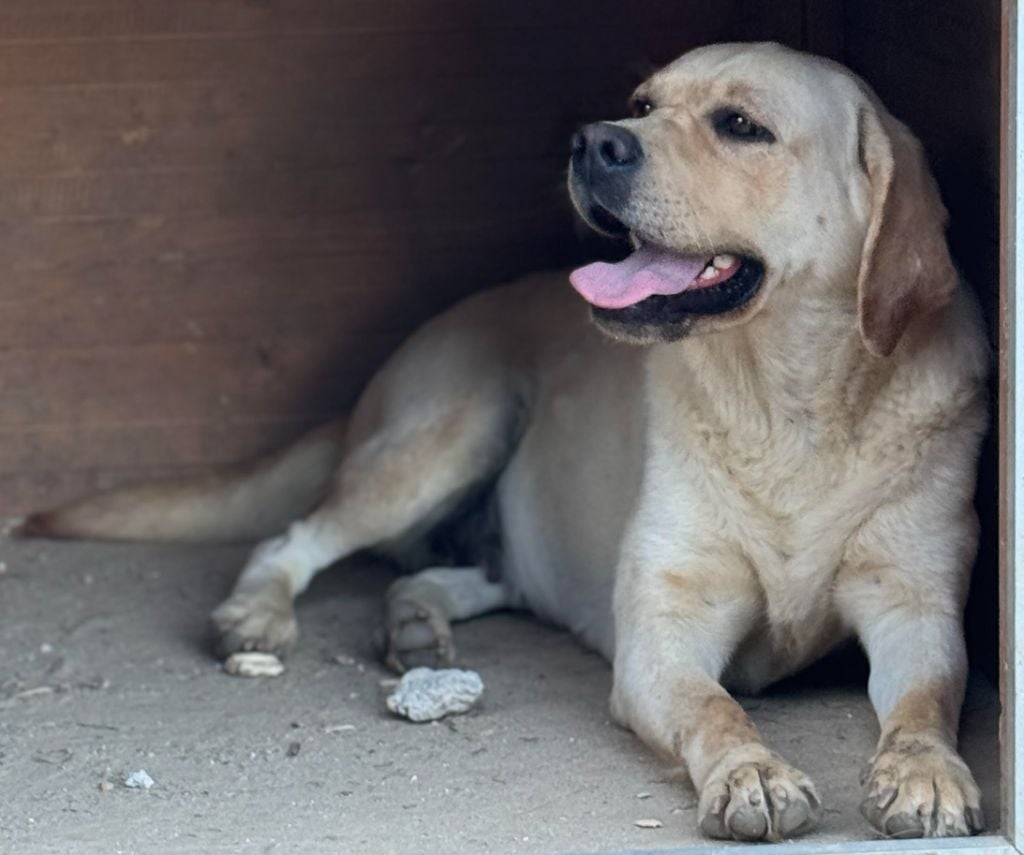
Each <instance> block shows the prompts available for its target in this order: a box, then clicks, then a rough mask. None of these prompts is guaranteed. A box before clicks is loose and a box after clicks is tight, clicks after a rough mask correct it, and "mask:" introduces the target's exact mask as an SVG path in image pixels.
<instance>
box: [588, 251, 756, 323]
mask: <svg viewBox="0 0 1024 855" xmlns="http://www.w3.org/2000/svg"><path fill="white" fill-rule="evenodd" d="M721 258H722V256H716V259H721ZM733 261H734V266H733V265H730V268H731V269H726V270H718V276H717V277H716V278H715V279H714V280H713V281H710V284H706V285H702V287H698V288H691V289H689V290H686V291H683V292H682V293H681V294H652V295H651V296H650V297H647V298H646V299H644V300H641V301H640V302H639V303H636V304H634V305H632V306H626V307H625V308H622V309H602V308H599V307H596V306H595V307H594V308H593V313H594V317H595V318H597V319H599V320H607V321H612V322H614V323H615V325H616V326H619V325H633V324H636V325H642V326H647V327H649V326H662V325H667V324H679V323H682V322H683V321H686V320H688V319H690V318H692V317H697V316H701V315H722V314H725V313H727V312H731V311H734V310H735V309H738V308H740V307H741V306H743V305H744V304H746V303H747V302H749V301H750V300H751V299H752V298H753V296H754V295H755V294H756V293H757V291H758V289H759V288H760V286H761V282H762V280H763V279H764V265H763V264H762V263H761V262H760V261H758V260H757V259H755V258H750V257H748V256H733ZM709 266H710V267H712V268H713V269H715V267H716V266H715V264H714V262H713V261H712V262H709ZM705 270H707V268H705ZM726 273H727V274H728V275H723V274H726ZM701 275H702V276H703V275H704V274H703V273H702V274H701ZM712 275H714V274H712ZM709 280H710V276H709ZM709 280H706V281H709Z"/></svg>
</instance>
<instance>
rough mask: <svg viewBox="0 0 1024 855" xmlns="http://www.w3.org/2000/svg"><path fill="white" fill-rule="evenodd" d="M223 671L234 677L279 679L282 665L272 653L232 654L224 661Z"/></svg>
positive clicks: (282, 670)
mask: <svg viewBox="0 0 1024 855" xmlns="http://www.w3.org/2000/svg"><path fill="white" fill-rule="evenodd" d="M224 670H225V672H227V673H228V674H232V675H234V676H235V677H280V676H281V675H282V674H283V673H284V663H283V662H281V660H280V659H278V658H277V657H276V656H275V655H274V654H273V653H257V652H255V651H253V652H248V653H232V654H231V655H230V656H229V657H228V658H227V659H225V660H224Z"/></svg>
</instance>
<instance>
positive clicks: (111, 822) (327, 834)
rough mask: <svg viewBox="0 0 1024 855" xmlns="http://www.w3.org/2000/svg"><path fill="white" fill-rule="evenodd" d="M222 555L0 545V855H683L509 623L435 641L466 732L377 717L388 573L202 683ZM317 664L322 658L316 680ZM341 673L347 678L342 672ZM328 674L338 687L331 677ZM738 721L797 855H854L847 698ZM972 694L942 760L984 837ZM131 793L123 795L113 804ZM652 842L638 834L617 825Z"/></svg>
mask: <svg viewBox="0 0 1024 855" xmlns="http://www.w3.org/2000/svg"><path fill="white" fill-rule="evenodd" d="M244 554H245V552H244V550H242V549H239V548H226V547H217V548H210V547H204V548H195V547H151V546H110V545H82V544H53V543H44V544H40V543H28V544H26V543H12V542H9V541H8V542H3V543H2V544H0V562H2V563H0V852H4V853H8V852H9V853H18V855H23V853H49V852H53V853H62V855H74V853H99V852H103V853H161V855H162V854H163V853H214V852H231V853H236V852H237V853H249V852H253V853H273V852H279V853H289V855H290V853H305V852H310V853H314V852H315V853H325V852H338V853H360V855H362V853H367V855H376V854H377V853H380V855H389V854H390V853H402V855H405V854H406V853H408V855H413V853H415V855H430V853H442V852H443V853H465V855H470V853H486V852H495V853H568V852H596V851H600V850H609V851H614V850H645V849H664V848H674V847H681V846H686V845H691V844H700V843H701V841H700V840H699V839H698V838H696V837H695V835H694V825H695V813H696V810H695V798H694V795H693V792H692V790H691V789H690V788H689V787H688V785H686V784H684V783H679V782H677V781H673V780H671V779H670V777H669V775H668V774H667V772H666V770H665V769H663V768H662V767H660V766H659V764H658V762H657V761H656V760H655V758H653V757H652V756H651V755H650V754H649V753H648V752H647V751H646V750H645V749H644V748H643V747H642V746H641V745H640V743H639V742H638V741H637V740H636V739H635V738H634V737H633V736H631V735H630V734H629V733H627V732H625V731H623V730H620V729H619V728H617V727H615V726H614V725H613V724H611V722H610V721H609V719H608V713H607V707H606V698H607V695H608V690H609V684H610V673H609V669H608V667H607V665H606V664H605V662H604V661H603V660H601V659H600V658H598V657H597V656H595V655H593V654H591V653H588V652H586V651H584V650H582V649H581V648H580V647H579V646H578V645H577V644H576V643H575V642H574V641H573V640H572V639H571V638H569V637H568V636H566V635H565V634H563V633H561V632H557V631H554V630H552V629H549V628H547V627H544V626H540V625H538V624H537V623H536V622H534V621H531V620H530V619H528V618H526V617H523V616H518V615H509V614H505V615H498V616H494V617H490V618H485V619H481V620H477V621H473V622H471V623H469V624H466V625H463V626H461V627H459V629H458V630H457V633H456V639H457V642H458V644H459V649H460V654H461V659H462V664H464V665H465V666H466V667H471V668H474V669H476V670H478V671H479V672H480V673H481V675H482V676H483V679H484V681H485V683H486V685H487V691H486V695H485V701H484V703H483V705H482V707H480V708H479V709H478V710H476V711H474V712H473V713H471V714H469V715H466V716H463V717H460V718H457V719H454V720H450V721H448V722H446V723H442V724H432V725H413V724H410V723H407V722H404V721H399V720H396V719H394V718H392V717H391V716H389V714H388V713H387V712H386V711H385V709H384V705H383V694H382V690H381V688H380V686H379V682H380V680H381V679H383V678H386V677H387V676H389V675H387V674H386V673H385V672H384V670H383V669H382V668H381V667H380V665H379V664H378V660H377V658H376V656H375V654H374V652H373V649H372V644H371V642H370V639H371V637H372V636H373V633H374V630H375V629H376V627H377V625H378V622H379V608H380V598H381V594H382V591H383V589H384V587H385V586H386V584H387V581H388V579H389V576H388V573H387V571H385V570H382V569H381V568H380V567H377V566H374V565H372V564H369V563H367V562H362V563H361V564H358V565H356V566H352V567H346V568H341V569H339V570H336V571H334V572H332V573H330V574H326V575H325V576H324V577H321V579H320V580H318V582H317V584H315V585H314V587H313V589H312V590H311V591H310V592H309V593H308V594H307V595H306V596H305V597H304V598H303V599H302V600H301V603H300V607H299V619H300V622H301V627H302V633H303V635H302V639H301V642H300V647H299V649H298V650H297V651H296V652H295V654H294V655H293V656H292V658H290V659H289V660H288V663H287V670H286V672H285V674H284V675H283V676H281V677H279V678H276V679H265V680H247V679H242V678H235V677H230V676H227V675H226V674H224V673H223V672H222V671H221V669H220V667H219V665H218V664H217V662H215V661H214V660H213V659H212V658H211V656H210V654H209V652H208V647H207V643H208V638H207V635H206V615H207V613H208V612H209V610H210V609H211V608H212V607H213V606H214V605H216V603H217V602H218V601H219V600H220V599H221V597H222V596H223V595H224V594H225V593H226V591H227V589H228V587H229V585H230V583H231V581H232V578H233V576H234V574H235V572H236V570H237V568H238V566H239V564H240V562H241V560H242V558H243V557H244ZM336 657H340V659H339V658H336ZM346 657H353V658H354V662H353V661H351V660H349V659H347V658H346ZM346 663H347V664H346ZM828 671H829V669H827V668H826V669H823V670H821V671H819V674H818V676H817V678H816V680H815V681H812V682H811V684H809V685H808V684H806V683H805V684H804V685H801V686H788V687H783V688H782V689H781V690H777V691H775V692H773V693H772V694H770V695H769V696H766V697H762V698H757V699H751V700H748V701H745V702H744V704H745V706H746V707H747V709H748V710H750V711H751V713H752V715H753V717H754V718H755V720H756V721H757V723H758V725H759V726H760V727H761V728H762V730H763V732H764V734H765V735H766V737H767V738H768V740H769V742H770V744H772V745H773V746H774V747H775V748H776V749H778V750H779V751H781V752H782V753H783V754H785V755H786V756H787V757H788V758H789V759H790V760H791V761H792V762H793V763H795V764H796V765H798V766H800V767H802V768H803V769H804V770H805V771H806V772H808V773H809V774H810V775H811V777H812V778H813V779H814V780H815V781H816V782H817V785H818V788H819V790H820V792H821V794H822V796H823V797H824V800H825V803H826V807H827V812H826V814H825V817H824V822H823V824H822V827H821V830H820V833H819V834H817V835H816V836H815V838H813V839H815V840H818V841H826V840H829V841H835V840H840V839H849V838H857V837H860V838H863V837H867V836H870V832H869V829H868V827H867V825H866V824H865V823H864V821H863V820H861V818H860V816H859V814H858V813H857V805H858V800H859V788H858V785H857V777H858V774H859V771H860V769H861V767H862V765H863V763H864V760H865V759H866V758H867V757H868V756H869V754H870V753H871V750H872V744H873V742H874V740H875V738H876V735H877V731H876V725H875V723H874V720H873V717H872V714H871V710H870V707H869V706H868V702H867V699H866V696H865V692H864V689H863V684H862V682H861V680H862V678H863V675H860V677H859V678H858V679H857V680H853V681H851V680H849V679H847V680H846V681H845V682H844V680H843V679H840V678H836V677H835V675H834V674H831V675H830V674H829V673H828ZM996 703H997V702H996V699H995V693H994V691H993V689H992V688H991V687H990V686H987V685H985V684H983V683H981V682H980V681H976V682H975V684H974V685H973V687H972V691H971V696H970V698H969V700H968V705H967V706H968V709H967V714H966V717H965V722H966V725H965V734H964V739H963V747H964V751H965V753H966V755H967V757H968V760H969V762H971V764H972V766H973V768H974V770H975V774H976V775H977V776H978V777H979V780H980V782H981V784H982V786H983V788H984V789H985V792H986V803H985V810H986V815H987V816H988V817H990V818H993V819H994V818H996V817H997V816H998V801H997V799H998V797H997V765H998V764H997V754H996V748H995V728H996V722H997V718H998V710H997V708H996ZM140 769H144V770H145V771H146V772H147V773H148V774H149V775H150V776H151V777H152V778H153V780H154V781H155V784H154V786H153V787H152V788H151V789H150V790H148V791H146V790H133V789H129V788H128V787H126V786H125V784H124V781H125V778H126V776H127V775H128V774H129V773H132V772H134V771H137V770H140ZM647 818H651V819H658V820H660V821H661V822H662V823H663V824H664V825H663V827H661V828H640V827H637V826H636V825H635V824H634V823H635V821H636V820H640V819H647Z"/></svg>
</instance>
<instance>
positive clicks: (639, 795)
mask: <svg viewBox="0 0 1024 855" xmlns="http://www.w3.org/2000/svg"><path fill="white" fill-rule="evenodd" d="M636 797H637V798H638V799H649V798H650V797H651V794H650V793H637V794H636Z"/></svg>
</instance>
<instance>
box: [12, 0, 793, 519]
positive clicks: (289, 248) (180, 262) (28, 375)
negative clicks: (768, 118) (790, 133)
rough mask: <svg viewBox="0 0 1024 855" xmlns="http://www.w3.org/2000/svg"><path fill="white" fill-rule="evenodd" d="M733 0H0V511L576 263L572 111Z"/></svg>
mask: <svg viewBox="0 0 1024 855" xmlns="http://www.w3.org/2000/svg"><path fill="white" fill-rule="evenodd" d="M790 2H792V0H788V2H787V4H783V5H789V3H790ZM795 5H798V4H795ZM742 18H743V15H742V14H741V9H740V3H739V0H736V2H731V1H730V2H723V3H718V4H716V8H715V12H714V14H712V15H709V14H708V13H707V7H706V4H705V3H703V2H702V0H683V2H677V3H673V4H665V3H661V2H655V0H642V2H639V3H636V4H632V6H631V8H630V15H629V18H628V20H624V18H623V15H622V7H621V4H619V3H613V2H610V0H595V2H591V3H589V4H586V5H583V4H557V3H549V2H546V0H526V2H516V3H501V2H493V0H492V2H481V0H429V1H428V0H287V2H286V0H260V2H252V0H189V2H187V3H167V2H164V0H7V2H5V3H4V4H2V7H0V115H2V116H3V118H4V128H3V131H4V132H3V133H2V134H0V269H2V270H3V276H2V277H0V309H2V311H0V349H2V353H0V356H2V359H0V440H2V442H0V485H2V486H3V488H4V489H3V490H0V513H12V512H19V511H22V510H24V509H26V508H27V507H29V506H35V505H38V504H40V503H49V502H53V501H59V500H62V499H65V498H68V497H69V496H71V495H74V494H76V493H79V492H81V491H83V490H86V489H92V488H94V487H96V486H101V485H109V484H112V483H118V482H120V481H123V480H132V479H134V478H136V477H142V476H148V475H152V474H153V473H157V472H159V473H164V472H167V473H169V472H175V471H189V470H191V469H195V468H200V467H203V466H207V465H211V464H217V463H220V462H226V461H231V460H237V459H240V458H243V457H246V456H251V455H254V454H257V453H259V452H262V451H264V450H267V449H269V448H271V447H274V446H276V445H277V444H279V443H281V442H284V441H286V440H289V439H291V438H292V437H294V436H295V435H297V434H298V433H299V432H301V431H302V430H304V429H305V428H306V427H307V426H308V425H310V424H311V423H313V422H315V421H317V420H319V419H321V418H324V417H326V416H328V415H329V414H331V413H334V412H336V411H338V410H339V409H343V408H345V407H347V406H348V405H350V403H351V402H352V400H353V399H354V397H355V396H356V395H357V394H358V391H359V389H360V388H361V387H362V385H363V383H364V382H365V380H366V378H367V377H368V375H369V374H370V373H371V372H372V371H373V370H374V369H375V368H376V367H377V366H378V365H379V364H380V363H381V361H382V360H383V359H384V358H385V357H386V355H387V354H388V353H389V352H390V351H391V350H392V349H393V347H394V346H395V345H396V344H397V343H398V342H399V341H400V340H401V339H402V338H403V337H404V336H405V335H407V334H408V332H409V331H410V330H411V329H413V328H414V327H415V326H416V325H417V324H418V323H420V322H421V321H422V320H424V319H425V318H426V317H428V316H430V315H431V314H433V313H435V312H436V311H438V310H439V309H441V308H443V307H445V306H447V305H450V304H451V303H453V302H454V301H455V300H457V299H459V298H460V297H462V296H464V295H465V294H467V293H469V292H471V291H473V290H476V289H479V288H482V287H486V286H488V285H492V284H495V283H497V282H499V281H502V280H504V279H508V278H511V277H513V276H515V275H518V274H520V273H523V272H526V271H528V270H532V269H536V268H540V267H547V266H554V265H563V264H566V263H569V262H571V261H572V260H574V259H576V258H579V257H580V255H581V253H582V252H583V251H584V250H583V249H581V246H580V243H579V241H578V240H577V235H578V234H579V232H578V229H577V227H576V226H574V224H573V219H572V216H571V212H570V209H569V205H568V203H567V201H566V199H565V193H564V191H563V189H562V185H563V182H564V170H565V161H566V156H567V148H568V144H567V141H568V138H569V135H570V134H571V132H572V130H573V129H574V127H576V126H577V125H578V124H580V123H581V122H583V121H586V120H589V119H594V118H599V117H605V116H614V115H621V114H622V112H623V110H624V104H625V100H626V97H627V96H628V94H629V92H630V90H631V89H632V87H633V86H634V85H635V83H637V82H639V80H640V79H641V78H642V77H643V76H644V75H645V74H646V73H647V71H649V70H651V69H653V68H654V67H656V66H657V65H658V64H660V63H662V62H664V61H666V60H668V59H670V58H672V57H674V56H675V55H677V54H678V53H680V52H681V51H683V50H685V49H686V48H688V47H692V46H694V45H697V44H699V43H702V42H708V41H716V40H721V39H723V38H727V37H730V36H731V35H733V34H734V33H735V32H737V30H738V27H739V22H740V21H741V19H742Z"/></svg>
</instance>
